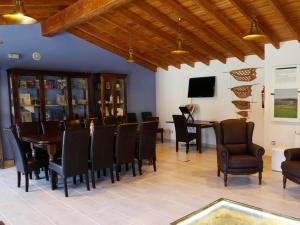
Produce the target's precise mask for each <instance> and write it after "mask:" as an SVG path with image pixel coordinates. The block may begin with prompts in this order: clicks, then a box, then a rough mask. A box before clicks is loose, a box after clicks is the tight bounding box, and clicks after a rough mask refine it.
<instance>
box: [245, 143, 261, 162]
mask: <svg viewBox="0 0 300 225" xmlns="http://www.w3.org/2000/svg"><path fill="white" fill-rule="evenodd" d="M248 149H249V151H250V152H251V153H252V154H253V155H254V156H255V157H256V158H262V156H263V155H264V154H265V149H264V148H263V147H261V146H259V145H257V144H254V143H251V144H249V145H248Z"/></svg>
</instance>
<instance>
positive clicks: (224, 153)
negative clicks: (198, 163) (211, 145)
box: [217, 144, 229, 161]
mask: <svg viewBox="0 0 300 225" xmlns="http://www.w3.org/2000/svg"><path fill="white" fill-rule="evenodd" d="M217 152H218V155H219V157H221V158H222V159H223V160H226V161H227V160H228V157H229V151H228V149H227V148H226V146H225V145H223V144H217Z"/></svg>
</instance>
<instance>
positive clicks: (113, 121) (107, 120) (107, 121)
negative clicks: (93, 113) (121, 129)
mask: <svg viewBox="0 0 300 225" xmlns="http://www.w3.org/2000/svg"><path fill="white" fill-rule="evenodd" d="M103 124H104V125H105V126H117V125H118V119H117V118H116V117H115V116H107V117H104V119H103Z"/></svg>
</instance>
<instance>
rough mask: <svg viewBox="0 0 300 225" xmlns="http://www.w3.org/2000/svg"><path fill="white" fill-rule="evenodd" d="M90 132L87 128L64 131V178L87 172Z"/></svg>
mask: <svg viewBox="0 0 300 225" xmlns="http://www.w3.org/2000/svg"><path fill="white" fill-rule="evenodd" d="M89 144H90V131H89V129H87V128H81V129H74V130H65V131H64V137H63V147H62V167H63V175H64V176H75V175H78V174H82V173H85V172H86V171H87V170H88V154H89Z"/></svg>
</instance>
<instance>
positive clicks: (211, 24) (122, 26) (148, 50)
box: [0, 0, 300, 70]
mask: <svg viewBox="0 0 300 225" xmlns="http://www.w3.org/2000/svg"><path fill="white" fill-rule="evenodd" d="M24 6H25V9H26V12H27V13H28V15H29V16H32V17H34V18H36V19H38V20H39V21H41V22H43V23H42V30H43V34H45V35H55V34H56V33H58V32H62V31H69V32H71V33H72V34H74V35H77V36H79V37H81V38H83V39H85V40H87V41H90V42H91V43H93V44H96V45H98V46H100V47H103V48H105V49H107V50H109V51H112V52H114V53H116V54H118V55H120V56H122V57H127V56H128V50H129V46H132V48H133V49H134V55H135V57H136V61H137V63H139V64H141V65H143V66H145V67H147V68H149V69H151V70H155V68H156V67H162V68H167V66H168V65H173V66H175V67H177V68H179V67H180V64H182V63H185V64H188V65H190V66H193V65H194V63H195V62H197V61H201V62H203V63H205V64H209V61H210V60H212V59H217V60H219V61H221V62H223V63H225V62H226V58H228V57H237V58H239V59H240V60H241V61H243V60H244V58H245V56H247V55H250V54H256V55H258V56H259V57H261V58H263V57H264V52H263V50H264V49H263V47H264V44H265V43H271V44H272V45H273V46H274V47H276V48H279V47H280V42H282V41H286V40H300V1H299V0H255V1H254V0H102V1H99V0H89V1H88V2H87V1H86V0H24ZM13 10H14V0H2V1H0V14H4V13H8V12H12V11H13ZM179 17H181V18H183V21H182V23H181V32H180V33H181V34H182V37H183V39H184V45H183V46H184V48H185V49H186V50H188V51H189V54H186V55H173V54H171V53H170V52H171V51H172V50H174V49H175V48H176V43H177V38H178V18H179ZM253 17H256V18H257V20H258V23H259V26H260V28H261V31H262V32H263V33H264V34H265V35H266V40H265V41H263V42H249V41H245V40H243V39H242V37H243V36H244V35H245V34H247V33H248V31H249V29H250V24H251V20H252V19H253Z"/></svg>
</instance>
